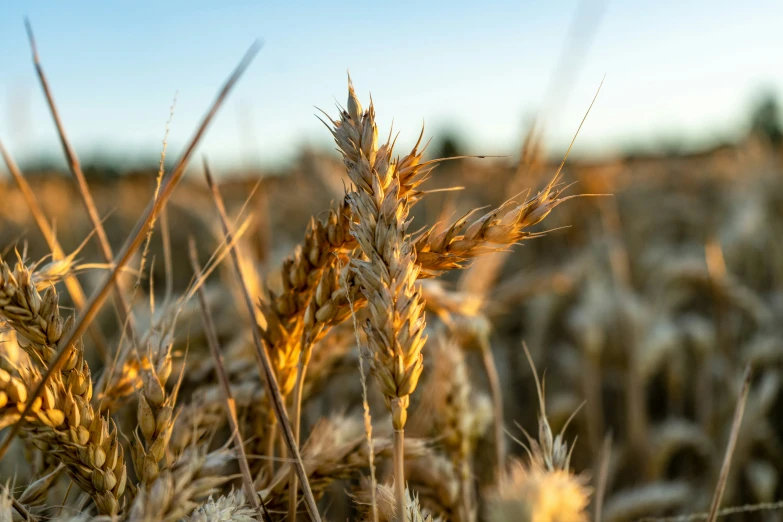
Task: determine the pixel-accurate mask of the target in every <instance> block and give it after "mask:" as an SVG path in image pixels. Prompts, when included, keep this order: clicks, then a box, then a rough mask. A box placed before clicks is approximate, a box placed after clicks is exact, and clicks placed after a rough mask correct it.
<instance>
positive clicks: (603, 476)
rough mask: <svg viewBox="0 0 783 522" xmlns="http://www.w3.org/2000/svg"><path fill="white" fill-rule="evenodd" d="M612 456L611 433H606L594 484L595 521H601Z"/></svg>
mask: <svg viewBox="0 0 783 522" xmlns="http://www.w3.org/2000/svg"><path fill="white" fill-rule="evenodd" d="M611 456H612V435H611V433H610V434H607V435H606V437H604V444H603V448H601V460H600V461H599V466H598V478H597V480H596V485H595V497H594V498H595V517H594V518H593V520H595V522H601V520H602V517H603V510H604V497H605V496H606V486H607V484H606V483H607V480H608V475H609V461H610V459H611Z"/></svg>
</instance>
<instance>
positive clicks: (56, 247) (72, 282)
mask: <svg viewBox="0 0 783 522" xmlns="http://www.w3.org/2000/svg"><path fill="white" fill-rule="evenodd" d="M0 155H2V156H3V160H4V161H5V164H6V166H7V167H8V170H9V171H10V172H11V175H12V176H13V177H14V181H16V184H17V186H18V187H19V191H20V192H21V193H22V196H23V197H24V200H25V203H26V204H27V208H28V209H30V214H32V216H33V219H34V220H35V223H36V225H38V229H39V230H40V231H41V235H43V237H44V240H45V241H46V244H47V245H48V246H49V250H51V251H52V259H53V260H54V261H59V260H62V259H65V258H66V256H65V252H63V249H62V247H61V246H60V243H59V241H57V237H56V236H55V235H54V231H53V230H52V227H51V226H50V225H49V222H48V221H47V220H46V214H44V211H43V209H42V208H41V205H40V204H39V203H38V198H36V197H35V193H34V192H33V189H32V188H30V184H29V183H28V182H27V180H26V179H25V177H24V176H23V175H22V172H21V170H19V167H18V166H17V165H16V162H15V161H14V160H13V158H11V155H10V154H9V153H8V151H7V150H6V149H5V147H4V146H3V143H2V142H0ZM65 287H66V288H67V289H68V293H69V294H70V296H71V300H72V301H73V305H74V306H75V307H76V310H77V311H78V310H81V309H82V308H84V302H85V301H86V299H87V298H86V297H85V295H84V290H83V289H82V286H81V284H79V280H78V279H77V278H76V276H75V275H73V274H69V275H66V276H65ZM89 334H90V338H91V339H92V341H93V342H94V343H95V348H96V349H97V350H98V355H99V356H100V357H101V359H103V360H106V354H107V353H108V351H107V348H106V339H105V338H104V336H103V333H102V332H101V330H100V327H99V326H98V325H93V326H92V328H90V330H89Z"/></svg>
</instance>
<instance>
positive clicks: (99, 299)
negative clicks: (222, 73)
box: [0, 43, 260, 459]
mask: <svg viewBox="0 0 783 522" xmlns="http://www.w3.org/2000/svg"><path fill="white" fill-rule="evenodd" d="M259 48H260V46H259V44H258V43H254V44H253V45H252V46H251V47H250V49H249V50H248V51H247V53H246V54H245V56H244V57H243V59H242V61H241V62H240V63H239V65H238V66H237V67H236V69H234V71H233V73H232V74H231V75H230V76H229V77H228V79H227V80H226V82H225V83H224V85H223V87H222V89H221V90H220V91H219V93H218V96H217V98H216V99H215V101H214V102H213V104H212V107H211V108H210V111H209V112H208V113H207V115H206V116H205V117H204V118H203V120H202V121H201V124H200V125H199V127H198V129H197V131H196V134H195V135H194V136H193V138H192V139H191V141H190V144H189V145H188V147H187V148H186V149H185V152H184V154H183V155H182V157H181V158H180V159H179V161H178V162H177V164H176V166H175V167H174V170H173V171H172V172H171V174H170V175H169V176H168V177H167V178H166V179H165V180H164V182H165V185H164V186H163V189H162V190H161V194H160V197H158V198H157V199H156V200H154V201H151V202H150V203H149V205H148V206H147V209H146V210H145V212H144V215H143V216H142V217H141V218H140V219H139V221H138V222H137V223H136V227H135V228H134V229H133V231H132V232H131V234H130V236H129V237H128V238H127V239H126V241H125V244H124V245H123V247H122V249H121V250H120V253H119V254H118V256H117V260H116V261H115V262H114V263H113V269H112V270H110V271H109V274H108V275H107V276H106V280H105V281H104V282H103V284H102V285H100V286H99V288H98V290H97V291H96V293H95V294H94V295H93V296H92V297H91V298H90V300H89V302H88V303H87V304H86V305H85V307H84V310H83V311H82V313H81V314H80V315H79V317H78V318H77V320H76V322H75V324H74V326H73V328H71V329H70V331H68V332H67V333H66V334H65V335H63V336H62V338H61V339H60V341H59V343H58V344H57V355H56V356H55V357H54V359H53V360H52V362H51V364H50V365H49V368H48V369H47V371H46V373H45V374H44V376H43V378H42V379H41V382H40V383H38V386H37V387H36V389H35V391H33V393H32V394H31V397H30V402H29V403H28V404H27V406H25V411H24V412H23V415H22V417H23V418H22V420H21V421H20V422H17V423H16V424H14V426H13V428H12V429H11V432H10V433H9V434H8V435H7V436H6V437H5V439H4V440H3V443H2V445H1V446H0V459H2V457H3V456H4V455H5V453H6V452H7V451H8V448H9V447H10V445H11V442H12V441H13V439H14V437H16V435H17V434H18V433H19V431H20V430H21V429H22V422H24V417H25V416H26V415H27V414H28V413H30V411H31V409H32V404H33V402H34V401H35V399H36V398H38V397H40V396H41V394H42V393H43V392H44V390H45V388H46V385H47V382H48V381H49V379H51V378H52V377H53V376H54V375H55V373H57V372H59V371H60V368H61V366H62V365H63V363H65V362H66V361H68V360H69V359H71V358H72V350H73V344H74V342H76V341H77V340H78V339H79V338H80V337H81V336H82V334H83V333H84V332H85V330H86V329H87V327H88V326H89V325H90V323H91V322H92V320H93V319H94V318H95V316H96V315H97V313H98V310H99V309H100V307H101V305H102V304H103V302H104V301H105V300H106V298H107V297H108V295H109V292H110V291H111V287H112V285H113V283H114V282H115V281H116V280H117V276H118V275H119V273H120V271H121V270H122V269H123V267H125V265H126V264H127V263H128V261H129V260H130V258H131V256H132V255H133V253H134V252H135V251H136V250H137V249H138V248H139V247H140V246H141V243H142V241H143V240H144V238H145V235H146V231H147V229H148V228H149V224H150V223H151V222H152V221H153V220H154V219H155V216H157V214H158V213H159V212H160V210H161V209H162V208H163V207H164V206H165V205H166V202H168V200H169V198H170V197H171V194H172V193H173V192H174V189H175V188H176V186H177V184H178V183H179V180H180V179H181V178H182V176H183V175H184V174H185V167H187V164H188V161H189V159H190V156H191V155H192V154H193V151H194V150H195V148H196V145H198V143H199V141H200V140H201V137H202V136H203V135H204V132H205V131H206V129H207V127H208V126H209V123H210V122H211V121H212V119H213V118H214V116H215V114H216V113H217V111H218V109H219V108H220V106H221V105H222V104H223V101H224V100H225V98H226V96H228V93H229V92H230V91H231V88H232V87H233V86H234V85H235V84H236V82H237V81H238V80H239V77H240V76H241V75H242V73H243V72H244V70H245V69H246V68H247V66H248V65H250V61H251V60H252V59H253V57H254V56H255V54H256V53H257V52H258V50H259ZM64 331H65V330H64Z"/></svg>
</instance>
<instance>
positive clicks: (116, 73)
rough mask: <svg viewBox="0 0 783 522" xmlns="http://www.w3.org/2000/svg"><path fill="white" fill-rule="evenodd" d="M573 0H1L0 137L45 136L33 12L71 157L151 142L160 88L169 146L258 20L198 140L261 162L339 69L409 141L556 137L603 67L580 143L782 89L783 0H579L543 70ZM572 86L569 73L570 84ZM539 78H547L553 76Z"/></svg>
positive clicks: (699, 117) (721, 109) (573, 119)
mask: <svg viewBox="0 0 783 522" xmlns="http://www.w3.org/2000/svg"><path fill="white" fill-rule="evenodd" d="M580 5H582V4H580V2H578V1H575V0H574V1H551V2H519V1H516V2H510V1H509V2H495V1H488V0H487V1H484V2H481V3H467V2H466V3H464V4H461V3H453V2H406V1H398V2H388V3H386V2H343V3H335V2H304V1H301V2H262V1H233V2H206V1H196V0H190V1H167V2H153V1H149V0H137V1H134V2H86V1H74V2H43V1H42V2H35V3H32V2H19V1H12V0H7V1H5V2H1V3H0V49H2V53H0V139H2V140H3V141H4V143H5V144H6V146H7V147H8V148H9V149H10V150H11V152H12V153H13V154H14V155H15V156H16V158H17V160H19V161H20V162H22V163H24V162H29V161H34V160H36V159H40V158H41V157H45V156H52V155H53V154H57V153H58V152H59V149H58V143H57V138H56V135H55V133H54V127H53V125H52V122H51V118H50V117H49V115H48V112H47V109H46V105H45V102H44V99H43V96H42V94H41V91H40V89H39V87H38V84H37V80H36V77H35V73H34V70H33V67H32V64H31V61H30V52H29V48H28V46H27V40H26V37H25V33H24V27H23V18H24V16H29V17H30V20H31V22H32V24H33V28H34V31H35V34H36V39H37V41H38V47H39V52H40V55H41V59H42V62H43V65H44V68H45V70H46V72H47V74H48V77H49V80H50V83H51V85H52V88H53V91H54V94H55V98H56V100H57V102H58V105H59V107H60V111H61V114H62V118H63V120H64V123H65V125H66V128H67V130H68V131H69V134H70V136H71V138H72V141H73V143H74V145H75V146H76V148H77V151H78V152H79V153H80V154H81V156H82V157H83V158H84V159H87V158H90V157H94V156H96V155H113V154H118V153H119V154H120V155H122V156H124V157H126V158H133V159H139V158H144V159H146V158H149V159H151V160H154V158H155V156H156V154H157V153H158V151H159V148H160V141H161V139H162V137H163V132H164V128H165V123H166V120H167V119H168V115H169V106H170V105H171V102H172V99H173V97H174V94H175V92H177V93H178V94H177V104H176V109H175V114H174V119H173V122H172V125H171V134H170V139H169V143H170V145H169V147H170V148H169V151H170V154H172V155H176V153H178V152H179V151H180V150H181V148H182V146H183V145H184V143H185V142H186V141H187V139H188V137H189V136H190V134H191V132H192V131H193V129H194V127H195V125H196V124H197V122H198V120H199V118H200V117H201V115H202V114H203V112H204V111H205V109H206V108H207V106H208V104H209V103H210V101H211V100H212V98H213V96H214V94H215V92H216V90H217V88H218V87H219V85H220V84H221V82H222V81H223V79H224V78H225V76H226V75H227V74H228V73H229V72H230V70H231V69H232V68H233V66H234V65H235V63H236V62H237V61H238V59H239V58H240V57H241V56H242V54H243V53H244V51H245V49H246V48H247V47H248V46H249V45H250V43H251V42H252V41H253V40H254V39H255V38H261V39H262V40H263V41H264V42H265V46H264V48H263V50H262V51H261V53H260V54H259V55H258V57H257V59H256V61H255V62H254V64H253V65H252V67H251V69H250V70H249V71H248V73H247V74H246V76H245V77H244V78H243V80H242V82H241V84H240V85H239V87H238V88H237V89H236V91H235V92H234V94H233V96H232V97H231V99H230V100H229V102H228V103H227V105H226V106H225V107H224V109H223V111H222V113H221V114H220V116H219V117H218V119H217V121H216V122H215V124H214V125H213V127H212V128H211V130H210V132H209V135H208V137H207V139H206V140H205V142H204V145H203V146H202V151H203V152H205V153H207V154H208V155H209V156H210V158H212V161H213V162H214V163H216V164H217V163H220V164H223V165H226V166H227V167H243V166H256V165H258V164H267V165H269V164H275V163H278V162H280V161H286V160H288V159H290V158H292V157H293V156H294V155H295V154H296V151H297V150H298V148H299V147H300V146H301V145H303V144H312V145H316V146H330V141H329V140H330V136H329V134H328V132H327V131H326V129H324V128H323V126H322V125H321V123H320V122H318V120H317V119H316V118H315V117H314V113H315V107H316V106H317V107H320V108H323V109H325V110H326V111H327V112H330V113H331V114H334V113H335V109H334V103H335V100H337V101H339V102H341V103H342V102H344V99H345V93H346V70H350V72H351V76H352V77H353V80H354V84H355V86H356V88H357V91H358V92H359V94H360V97H361V99H362V100H366V99H367V97H368V94H369V93H372V96H373V99H374V100H375V103H376V106H377V112H378V119H379V123H380V125H381V130H382V132H383V131H384V130H387V129H388V128H389V125H390V124H391V122H392V119H393V120H394V125H395V128H396V129H397V130H399V131H400V132H401V139H400V142H401V143H402V144H403V145H405V144H410V143H411V142H412V141H413V140H415V138H416V137H417V136H418V131H419V128H420V126H421V124H422V122H425V123H426V125H427V131H428V132H427V133H428V134H430V135H431V134H437V133H438V132H439V131H440V130H441V129H444V128H446V127H454V128H456V129H457V130H458V131H460V132H461V133H463V134H464V135H465V137H466V138H467V139H468V140H469V142H470V152H471V153H476V154H479V153H482V154H512V153H514V152H515V151H516V150H517V148H518V145H517V144H518V143H519V140H520V136H521V133H522V132H523V131H524V129H525V125H526V123H525V122H526V121H527V119H528V118H529V117H530V116H531V115H532V114H533V113H534V111H535V110H536V109H537V108H539V107H541V106H544V107H546V108H547V110H546V111H545V116H546V117H547V120H546V121H547V131H548V139H549V143H550V144H551V145H552V146H553V147H562V146H563V145H564V144H566V143H567V142H568V140H569V139H570V137H571V135H572V133H573V132H574V130H575V129H576V127H577V126H578V124H579V121H580V120H581V118H582V116H583V113H584V111H585V109H586V108H587V106H588V105H589V103H590V100H591V98H592V96H593V94H594V93H595V90H596V89H597V87H598V85H599V83H600V82H601V79H602V77H604V75H606V80H605V83H604V86H603V88H602V90H601V93H600V95H599V99H598V101H597V103H596V105H595V107H594V109H593V112H592V113H591V115H590V117H589V119H588V122H587V124H586V125H585V127H584V129H583V131H582V134H581V135H580V138H579V140H578V141H577V146H576V149H575V152H576V153H580V154H607V153H611V152H612V151H615V150H618V149H620V148H622V147H624V146H627V145H629V144H655V143H657V142H660V141H661V140H663V139H665V138H667V137H674V138H675V139H678V140H683V141H687V142H691V143H703V142H708V141H709V140H712V139H716V138H722V137H727V136H731V135H732V134H733V133H736V132H738V131H739V129H741V128H742V126H743V125H744V124H745V118H746V115H747V109H748V105H749V103H750V102H751V100H752V99H753V96H754V95H756V94H757V93H758V92H759V90H760V89H763V88H771V89H773V90H774V91H775V92H777V93H778V95H780V96H781V97H783V67H780V54H781V50H783V31H781V30H780V25H779V24H780V20H781V19H783V2H779V1H762V0H757V1H745V2H737V1H712V2H710V1H706V0H691V1H688V0H685V1H679V2H675V1H667V0H663V1H661V0H657V1H656V0H639V1H636V2H631V1H629V2H622V1H620V0H614V1H608V2H605V3H601V2H598V1H591V0H585V1H584V5H586V6H587V7H586V8H585V11H586V12H590V13H595V12H596V10H602V12H603V15H602V16H600V17H597V16H595V15H587V16H585V17H584V18H582V19H583V20H585V22H586V24H582V26H581V27H582V29H581V31H582V32H584V31H587V29H586V28H589V27H590V23H591V22H590V20H591V19H597V18H598V19H599V22H598V25H597V26H596V29H595V31H596V32H595V36H594V37H593V38H592V40H591V41H590V45H589V47H587V46H586V45H585V43H584V42H583V43H580V44H578V45H576V49H575V50H574V51H573V53H572V54H571V58H572V59H571V60H570V61H567V62H566V64H567V65H568V70H569V71H570V73H569V74H568V75H565V76H564V78H565V81H564V83H565V84H566V85H556V86H554V88H553V86H552V85H550V78H551V76H552V72H553V70H554V69H555V66H556V64H557V63H558V58H559V56H560V55H561V53H562V52H563V49H564V46H565V42H566V40H567V37H568V35H569V34H571V33H569V30H570V27H571V25H572V20H573V19H574V17H575V13H576V12H577V11H578V10H579V6H580ZM566 87H567V88H566ZM548 93H549V94H550V95H549V96H548V95H547V94H548Z"/></svg>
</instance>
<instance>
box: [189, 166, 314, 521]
mask: <svg viewBox="0 0 783 522" xmlns="http://www.w3.org/2000/svg"><path fill="white" fill-rule="evenodd" d="M204 167H205V169H204V174H205V176H206V179H207V184H208V185H209V187H210V190H211V191H212V197H213V201H214V202H215V206H216V207H217V209H218V215H219V216H220V223H221V226H222V228H223V234H224V235H225V238H226V243H227V244H232V243H233V241H232V232H231V230H230V229H229V225H228V217H227V215H226V208H225V205H224V204H223V198H222V196H221V195H220V191H219V190H218V187H217V185H215V182H214V180H213V179H212V176H211V175H210V173H209V168H208V167H207V165H206V161H205V163H204ZM231 261H232V262H233V265H234V270H235V271H236V275H237V278H238V279H239V282H240V287H241V290H242V293H243V297H244V298H245V305H246V307H247V312H248V314H249V316H250V320H251V322H252V327H251V330H252V332H253V342H254V344H255V348H256V352H255V353H256V362H257V363H258V366H259V372H260V373H261V374H262V375H263V378H264V382H265V383H266V387H267V392H268V394H269V397H270V400H271V403H272V407H273V409H274V412H275V418H276V419H277V422H278V423H279V424H280V427H281V428H282V433H283V439H284V441H285V445H286V447H287V448H288V451H289V452H290V453H291V455H292V458H293V460H294V464H295V466H296V470H297V475H298V476H299V479H300V480H301V481H302V490H303V493H304V499H305V506H306V507H307V512H308V513H309V515H310V518H311V519H312V520H313V521H314V522H320V520H321V517H320V515H319V514H318V507H317V506H316V504H315V498H313V493H312V491H311V490H310V485H309V484H308V483H307V475H306V472H305V469H304V465H303V464H302V458H301V456H300V455H299V448H298V445H297V443H296V440H295V439H294V434H293V431H292V430H291V423H290V421H289V420H288V415H287V414H286V411H285V404H284V402H283V397H282V394H281V393H280V386H279V385H278V384H277V379H276V378H275V373H274V370H273V368H272V363H271V362H270V359H269V354H267V352H266V350H265V349H264V346H263V345H262V341H261V329H260V327H259V326H258V323H256V322H255V321H254V320H253V317H254V307H253V301H252V299H251V297H250V292H249V291H248V289H247V284H246V283H245V277H244V274H243V273H242V267H241V266H240V264H239V256H238V254H237V251H236V248H235V246H232V248H231Z"/></svg>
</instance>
